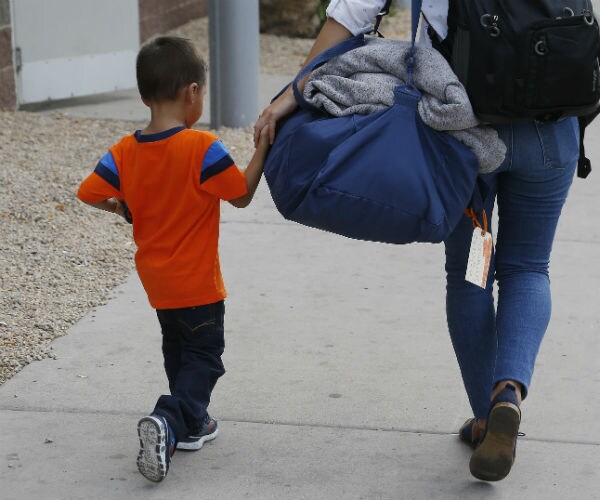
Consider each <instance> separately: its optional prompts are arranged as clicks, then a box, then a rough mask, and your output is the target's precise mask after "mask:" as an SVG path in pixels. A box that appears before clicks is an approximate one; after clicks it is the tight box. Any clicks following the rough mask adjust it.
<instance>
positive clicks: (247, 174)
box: [77, 37, 268, 482]
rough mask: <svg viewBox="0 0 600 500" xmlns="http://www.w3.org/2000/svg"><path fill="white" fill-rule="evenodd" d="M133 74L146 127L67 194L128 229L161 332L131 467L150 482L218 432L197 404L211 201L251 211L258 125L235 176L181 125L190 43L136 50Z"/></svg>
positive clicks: (187, 119)
mask: <svg viewBox="0 0 600 500" xmlns="http://www.w3.org/2000/svg"><path fill="white" fill-rule="evenodd" d="M136 70H137V82H138V88H139V91H140V95H141V98H142V101H143V102H144V104H146V105H147V106H148V107H150V110H151V112H152V114H151V116H152V117H151V120H150V123H149V124H148V126H147V127H146V128H145V129H144V130H137V131H136V132H135V133H133V134H131V135H128V136H125V137H123V138H122V139H121V140H120V141H119V142H118V143H117V144H115V145H114V146H112V147H111V148H110V149H109V151H108V152H107V153H106V154H105V155H104V156H103V157H102V159H101V160H100V162H99V163H98V165H97V166H96V169H95V170H94V172H93V173H92V174H91V175H90V176H89V177H87V178H86V179H85V180H84V181H83V182H82V183H81V186H80V187H79V191H78V193H77V197H78V198H79V199H80V200H82V201H83V202H85V203H87V204H89V205H91V206H93V207H96V208H100V209H102V210H106V211H108V212H114V213H116V214H118V215H121V216H123V217H125V218H126V220H128V221H129V222H132V223H133V237H134V240H135V242H136V244H137V253H136V256H135V262H136V268H137V271H138V274H139V276H140V279H141V281H142V284H143V285H144V288H145V290H146V292H147V294H148V299H149V301H150V304H151V305H152V307H154V308H155V309H156V313H157V316H158V321H159V322H160V326H161V329H162V351H163V356H164V365H165V371H166V373H167V378H168V381H169V389H170V392H171V394H170V395H163V396H161V397H160V398H159V399H158V401H157V403H156V406H155V408H154V411H153V412H152V413H151V414H150V415H149V416H146V417H144V418H142V419H141V420H140V421H139V423H138V435H139V438H140V451H139V455H138V458H137V465H138V469H139V471H140V472H141V473H142V474H143V475H144V476H145V477H146V478H147V479H149V480H151V481H156V482H158V481H162V480H163V479H164V478H165V477H166V475H167V473H168V471H169V464H170V460H171V456H172V455H173V453H174V451H175V448H177V449H184V450H198V449H200V448H201V447H202V445H203V443H204V442H206V441H208V440H211V439H214V438H215V437H216V435H217V421H216V420H215V419H214V418H211V417H210V416H209V414H208V413H207V407H208V404H209V401H210V395H211V392H212V390H213V388H214V386H215V383H216V382H217V379H218V378H219V377H220V376H221V375H223V373H225V370H224V368H223V363H222V361H221V355H222V354H223V349H224V340H223V338H224V336H223V317H224V302H223V299H224V298H225V295H226V293H225V288H224V286H223V280H222V277H221V271H220V268H219V255H218V250H217V247H218V237H219V212H220V200H227V201H229V202H230V203H231V204H232V205H234V206H236V207H245V206H247V205H248V204H249V203H250V201H251V200H252V197H253V195H254V192H255V190H256V187H257V186H258V183H259V180H260V177H261V174H262V168H263V163H264V160H265V156H266V154H267V150H268V129H267V128H265V130H264V131H263V134H262V136H261V140H260V141H259V143H258V146H257V149H256V151H255V153H254V156H253V157H252V159H251V160H250V163H249V165H248V167H247V168H246V170H245V171H244V172H242V171H240V170H239V169H238V167H237V166H236V165H235V163H234V162H233V160H232V159H231V157H230V156H229V154H228V152H227V149H226V148H225V146H224V145H223V143H222V142H221V141H220V140H219V139H218V138H217V137H216V136H215V135H213V134H211V133H210V132H204V131H198V130H191V129H190V127H191V126H192V125H193V124H194V123H195V122H196V121H197V120H198V118H200V116H201V114H202V106H203V98H204V94H205V91H206V85H205V79H206V69H205V64H204V61H203V60H202V58H201V57H200V56H199V55H198V54H197V53H196V51H195V49H194V47H193V46H192V45H191V43H190V42H189V41H187V40H184V39H181V38H175V37H159V38H155V39H153V40H152V41H150V42H148V43H147V44H146V45H144V46H143V47H142V49H141V50H140V52H139V54H138V57H137V64H136Z"/></svg>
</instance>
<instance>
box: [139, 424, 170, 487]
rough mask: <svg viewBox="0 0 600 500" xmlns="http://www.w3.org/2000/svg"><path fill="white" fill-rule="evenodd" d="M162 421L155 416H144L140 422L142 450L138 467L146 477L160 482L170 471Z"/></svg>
mask: <svg viewBox="0 0 600 500" xmlns="http://www.w3.org/2000/svg"><path fill="white" fill-rule="evenodd" d="M166 434H167V433H166V429H164V426H162V425H161V422H160V421H159V420H158V419H156V418H153V417H144V418H142V419H141V420H140V421H139V422H138V436H139V438H140V452H139V454H138V457H137V467H138V469H139V471H140V473H141V474H142V476H144V477H145V478H146V479H149V480H150V481H154V482H155V483H159V482H160V481H162V480H163V479H164V478H165V477H166V476H167V472H168V471H169V466H168V463H167V453H168V451H167V435H166Z"/></svg>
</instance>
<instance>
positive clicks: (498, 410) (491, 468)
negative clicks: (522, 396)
mask: <svg viewBox="0 0 600 500" xmlns="http://www.w3.org/2000/svg"><path fill="white" fill-rule="evenodd" d="M520 423H521V413H520V411H519V408H518V407H517V406H515V405H514V404H512V403H498V404H496V405H495V406H494V408H493V409H492V411H491V412H490V415H489V417H488V422H487V431H486V434H485V437H484V439H483V441H482V442H481V444H480V445H479V446H478V447H477V448H476V449H475V451H474V452H473V455H472V456H471V461H470V462H469V469H470V470H471V474H473V476H475V477H476V478H477V479H481V480H482V481H500V480H501V479H504V478H505V477H506V476H508V473H509V472H510V469H511V467H512V465H513V463H514V461H515V446H516V444H517V435H518V433H519V424H520Z"/></svg>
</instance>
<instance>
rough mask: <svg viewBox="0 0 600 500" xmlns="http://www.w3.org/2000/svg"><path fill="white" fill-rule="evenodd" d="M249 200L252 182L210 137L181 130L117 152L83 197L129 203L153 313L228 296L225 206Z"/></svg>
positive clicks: (84, 186)
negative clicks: (222, 242) (222, 235)
mask: <svg viewBox="0 0 600 500" xmlns="http://www.w3.org/2000/svg"><path fill="white" fill-rule="evenodd" d="M246 193H247V187H246V179H245V177H244V174H243V173H242V172H241V171H240V170H239V169H238V168H237V166H236V165H235V163H234V161H233V160H232V159H231V156H230V155H229V153H228V152H227V149H226V148H225V146H224V145H223V143H222V142H221V141H220V140H219V139H218V137H217V136H215V135H214V134H211V133H210V132H204V131H199V130H191V129H186V128H184V127H177V128H173V129H170V130H166V131H164V132H160V133H157V134H143V135H142V134H141V133H140V131H137V132H135V133H134V134H132V135H128V136H126V137H124V138H123V139H121V141H119V142H118V143H117V144H115V145H114V146H112V147H111V148H110V149H109V151H108V153H106V154H105V155H104V156H103V157H102V159H101V160H100V162H99V163H98V165H97V166H96V169H95V170H94V172H93V173H92V174H90V175H89V176H88V177H87V178H86V179H85V180H84V181H83V182H82V183H81V186H80V187H79V191H78V193H77V197H78V198H79V199H80V200H82V201H86V202H90V203H97V202H100V201H103V200H105V199H107V198H119V199H122V200H124V201H125V203H126V204H127V206H128V207H129V210H130V212H131V215H132V218H133V238H134V240H135V243H136V244H137V247H138V249H137V252H136V255H135V263H136V267H137V271H138V274H139V276H140V279H141V281H142V284H143V285H144V288H145V290H146V293H147V294H148V299H149V300H150V304H151V305H152V307H154V308H156V309H175V308H181V307H192V306H198V305H204V304H211V303H213V302H218V301H219V300H222V299H223V298H225V296H226V291H225V287H224V285H223V278H222V276H221V269H220V266H219V254H218V239H219V218H220V200H221V199H223V200H232V199H234V198H238V197H240V196H243V195H245V194H246Z"/></svg>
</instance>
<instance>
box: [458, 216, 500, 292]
mask: <svg viewBox="0 0 600 500" xmlns="http://www.w3.org/2000/svg"><path fill="white" fill-rule="evenodd" d="M467 215H468V216H469V217H471V219H472V220H473V226H474V229H473V236H472V237H471V249H470V250H469V260H468V261H467V271H466V273H465V280H467V281H468V282H469V283H473V284H474V285H477V286H479V287H481V288H485V287H486V284H487V278H488V273H489V270H490V261H491V259H492V249H493V246H494V243H493V239H492V235H491V234H490V233H488V231H487V215H486V213H485V210H483V227H482V226H481V224H480V223H479V220H477V215H476V214H475V211H474V210H473V209H472V208H469V209H468V210H467Z"/></svg>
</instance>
